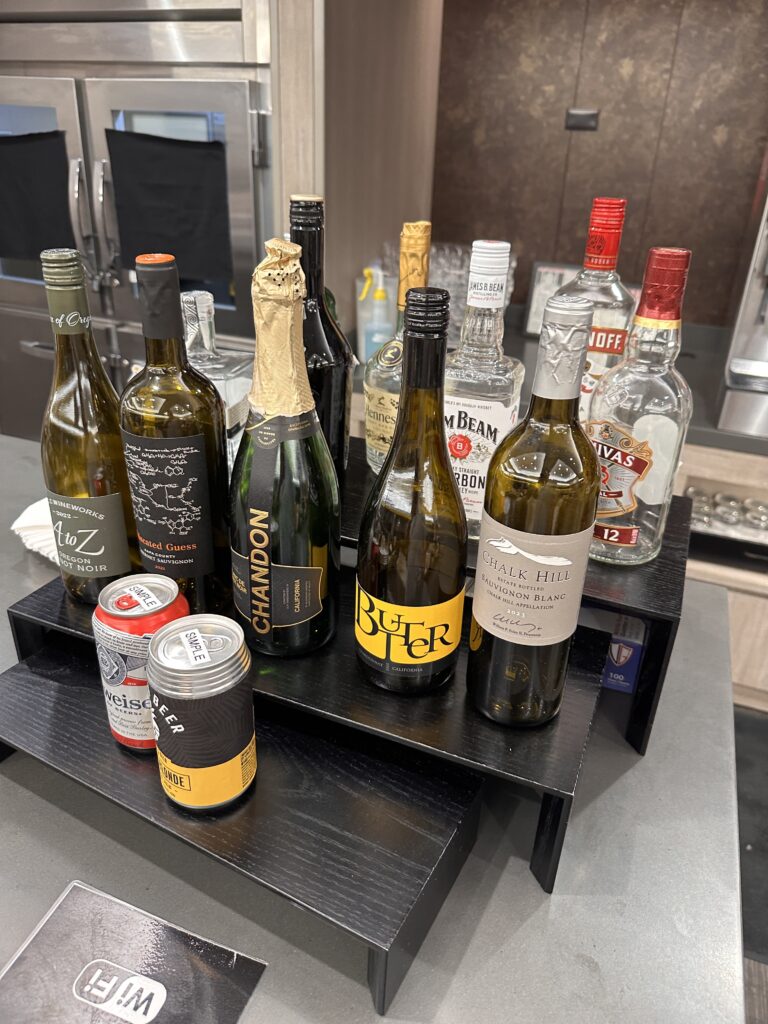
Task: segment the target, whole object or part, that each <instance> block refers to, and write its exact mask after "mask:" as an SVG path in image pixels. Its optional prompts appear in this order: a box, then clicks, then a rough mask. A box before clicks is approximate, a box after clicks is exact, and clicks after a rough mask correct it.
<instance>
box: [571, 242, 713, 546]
mask: <svg viewBox="0 0 768 1024" xmlns="http://www.w3.org/2000/svg"><path fill="white" fill-rule="evenodd" d="M690 261H691V253H690V250H688V249H662V248H657V249H651V250H650V252H649V253H648V262H647V263H646V267H645V277H644V278H643V293H642V295H641V297H640V304H639V305H638V308H637V313H636V315H635V318H634V322H633V325H632V331H631V334H630V336H629V342H628V358H627V359H626V360H625V361H624V362H623V363H622V364H621V365H620V366H616V367H614V369H612V370H609V371H608V372H607V373H606V374H605V375H604V376H603V378H602V380H601V381H600V383H599V384H598V385H597V387H596V388H595V393H594V395H593V396H592V408H591V414H590V420H589V422H588V423H587V425H586V430H587V435H588V437H589V439H590V441H591V442H592V444H593V445H594V448H595V451H596V452H597V456H598V458H599V460H600V498H599V500H598V504H597V522H596V523H595V535H594V540H593V541H592V546H591V548H590V557H591V558H595V559H597V560H598V561H601V562H613V563H615V564H616V565H639V564H640V563H641V562H650V561H651V559H652V558H655V557H656V555H658V553H659V549H660V548H661V540H662V536H663V534H664V525H665V523H666V520H667V512H668V510H669V503H670V500H671V497H672V485H673V483H674V478H675V473H676V471H677V467H678V463H679V460H680V451H681V449H682V447H683V442H684V441H685V434H686V431H687V429H688V423H689V422H690V419H691V411H692V408H693V402H692V399H691V390H690V388H689V387H688V385H687V384H686V382H685V380H684V379H683V377H682V376H681V375H680V374H679V373H678V372H677V370H676V369H675V366H674V362H675V359H676V357H677V354H678V352H679V351H680V314H681V310H682V305H683V293H684V292H685V283H686V279H687V277H688V267H689V264H690Z"/></svg>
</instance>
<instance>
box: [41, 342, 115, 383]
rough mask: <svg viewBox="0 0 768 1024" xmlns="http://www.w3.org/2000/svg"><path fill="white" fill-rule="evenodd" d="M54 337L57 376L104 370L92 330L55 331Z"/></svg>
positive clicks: (62, 376)
mask: <svg viewBox="0 0 768 1024" xmlns="http://www.w3.org/2000/svg"><path fill="white" fill-rule="evenodd" d="M53 339H54V346H55V356H54V376H55V377H57V378H60V379H63V378H66V377H71V376H72V375H73V374H82V373H85V374H87V375H88V376H90V375H91V374H92V373H93V372H94V371H95V372H97V373H99V372H103V369H104V368H103V366H102V363H101V359H100V358H99V353H98V351H97V349H96V342H95V341H94V340H93V335H92V334H91V332H90V331H79V332H77V333H76V334H59V333H57V332H54V335H53Z"/></svg>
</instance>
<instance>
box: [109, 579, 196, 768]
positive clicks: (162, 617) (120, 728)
mask: <svg viewBox="0 0 768 1024" xmlns="http://www.w3.org/2000/svg"><path fill="white" fill-rule="evenodd" d="M182 615H189V605H188V604H187V599H186V598H185V597H184V595H183V594H180V593H179V588H178V585H177V584H176V581H175V580H172V579H168V578H167V577H166V576H152V575H149V574H144V573H141V574H138V575H136V576H124V577H123V578H122V579H120V580H115V581H114V583H110V584H109V585H108V586H106V587H104V589H103V590H102V591H101V593H100V594H99V603H98V605H97V606H96V610H95V611H94V613H93V620H92V622H93V636H94V638H95V640H96V652H97V654H98V658H99V671H100V672H101V682H102V684H103V687H104V700H105V702H106V705H107V718H108V720H109V728H110V730H111V731H112V735H113V736H114V738H115V739H116V740H117V742H118V743H119V744H120V745H121V746H123V747H127V748H128V749H129V750H136V751H140V752H141V751H144V752H151V751H153V750H154V749H155V734H154V728H153V725H152V712H151V710H150V704H149V691H148V690H147V654H148V652H149V641H150V640H151V639H152V636H153V634H154V633H156V632H157V630H158V629H160V627H161V626H164V625H166V623H168V622H171V621H172V620H173V619H178V618H180V617H181V616H182Z"/></svg>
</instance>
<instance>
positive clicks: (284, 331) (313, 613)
mask: <svg viewBox="0 0 768 1024" xmlns="http://www.w3.org/2000/svg"><path fill="white" fill-rule="evenodd" d="M266 250H267V255H266V258H265V259H264V260H262V262H261V263H260V264H259V265H258V267H256V269H255V270H254V272H253V285H252V296H253V317H254V322H255V325H256V357H255V360H254V365H253V387H252V390H251V393H250V396H249V403H250V410H249V413H248V421H247V423H246V428H245V433H244V434H243V438H242V440H241V442H240V450H239V452H238V453H237V459H236V460H235V467H234V470H233V472H232V483H231V486H230V523H231V534H230V536H231V541H232V581H233V585H234V595H235V608H236V609H237V612H238V613H239V616H240V617H241V621H242V624H243V628H244V630H245V636H246V640H247V642H248V644H249V645H250V646H251V647H253V648H254V649H255V650H258V651H261V652H262V653H264V654H275V655H296V654H306V653H307V652H309V651H313V650H315V648H317V647H320V646H321V645H322V644H324V643H326V641H328V640H330V638H331V637H332V636H333V634H334V631H335V629H336V615H337V604H338V576H339V566H340V557H341V556H340V522H339V489H338V483H337V480H336V472H335V470H334V466H333V460H332V459H331V454H330V451H329V449H328V443H327V441H326V439H325V436H324V435H323V432H322V430H321V428H320V422H319V420H318V418H317V413H316V412H315V403H314V399H313V398H312V391H311V390H310V386H309V380H308V378H307V367H306V363H305V361H304V344H303V340H302V298H303V296H304V275H303V273H302V270H301V266H300V263H299V257H300V253H301V250H300V248H299V246H298V245H294V244H293V243H292V242H284V241H282V240H281V239H276V238H275V239H272V241H271V242H267V244H266Z"/></svg>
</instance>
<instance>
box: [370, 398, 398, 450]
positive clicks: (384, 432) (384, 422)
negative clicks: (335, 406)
mask: <svg viewBox="0 0 768 1024" xmlns="http://www.w3.org/2000/svg"><path fill="white" fill-rule="evenodd" d="M363 391H364V393H365V443H366V445H367V446H368V448H369V449H370V450H371V451H374V452H378V454H379V455H386V454H387V452H388V451H389V448H390V445H391V444H392V435H393V434H394V432H395V424H396V423H397V407H398V405H399V404H400V396H399V395H393V394H391V393H390V392H389V391H382V389H381V388H372V387H369V386H368V385H367V384H364V385H363Z"/></svg>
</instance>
